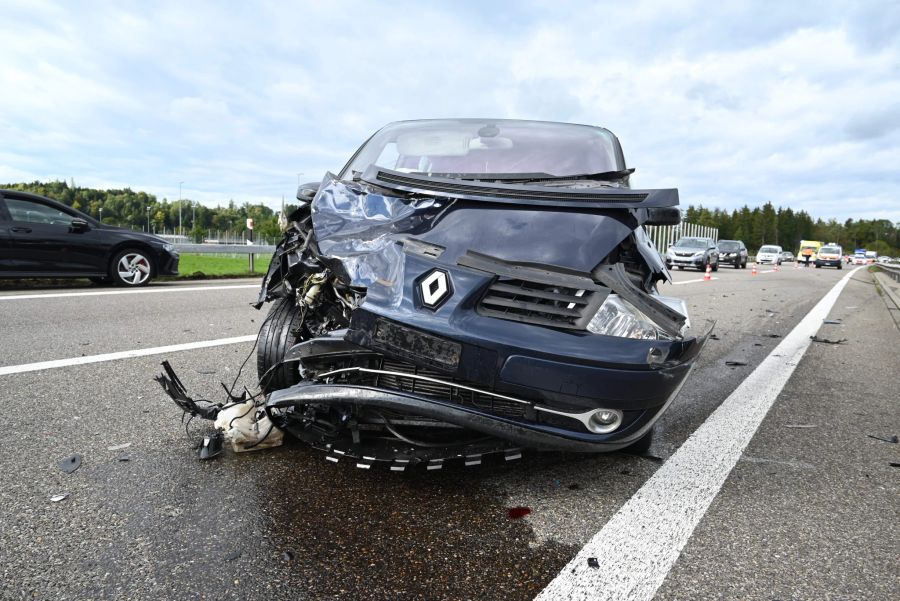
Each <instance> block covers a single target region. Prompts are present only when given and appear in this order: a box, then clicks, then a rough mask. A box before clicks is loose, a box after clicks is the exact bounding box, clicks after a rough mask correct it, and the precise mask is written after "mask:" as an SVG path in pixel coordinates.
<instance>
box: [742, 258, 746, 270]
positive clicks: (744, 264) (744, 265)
mask: <svg viewBox="0 0 900 601" xmlns="http://www.w3.org/2000/svg"><path fill="white" fill-rule="evenodd" d="M741 269H747V259H744V262H743V263H741Z"/></svg>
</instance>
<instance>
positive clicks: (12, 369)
mask: <svg viewBox="0 0 900 601" xmlns="http://www.w3.org/2000/svg"><path fill="white" fill-rule="evenodd" d="M254 340H256V334H253V335H252V336H235V337H233V338H219V339H218V340H201V341H199V342H186V343H184V344H170V345H168V346H156V347H153V348H143V349H134V350H130V351H120V352H118V353H106V354H103V355H88V356H87V357H72V358H70V359H55V360H53V361H39V362H37V363H23V364H21V365H7V366H6V367H0V376H6V375H9V374H20V373H24V372H27V371H40V370H42V369H55V368H57V367H69V366H72V365H85V364H87V363H101V362H103V361H116V360H118V359H132V358H134V357H146V356H148V355H161V354H164V353H177V352H179V351H191V350H195V349H200V348H209V347H212V346H223V345H226V344H240V343H242V342H253V341H254Z"/></svg>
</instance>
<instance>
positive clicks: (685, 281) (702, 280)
mask: <svg viewBox="0 0 900 601" xmlns="http://www.w3.org/2000/svg"><path fill="white" fill-rule="evenodd" d="M712 279H714V280H718V279H719V278H717V277H716V276H713V278H712ZM705 281H706V280H704V279H703V278H698V279H696V280H684V281H681V282H675V281H673V282H672V285H673V286H679V285H681V284H694V283H696V282H705Z"/></svg>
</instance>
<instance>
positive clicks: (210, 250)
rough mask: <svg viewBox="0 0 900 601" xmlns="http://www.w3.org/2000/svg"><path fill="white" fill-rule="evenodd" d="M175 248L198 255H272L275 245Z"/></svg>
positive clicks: (184, 246) (215, 245)
mask: <svg viewBox="0 0 900 601" xmlns="http://www.w3.org/2000/svg"><path fill="white" fill-rule="evenodd" d="M175 250H177V251H178V252H180V253H193V254H198V255H271V254H272V253H273V252H275V247H274V246H259V245H256V244H176V245H175Z"/></svg>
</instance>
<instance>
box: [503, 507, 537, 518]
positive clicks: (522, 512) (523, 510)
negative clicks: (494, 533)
mask: <svg viewBox="0 0 900 601" xmlns="http://www.w3.org/2000/svg"><path fill="white" fill-rule="evenodd" d="M530 513H531V508H530V507H510V508H509V511H507V512H506V515H507V517H508V518H509V519H511V520H521V519H522V518H524V517H525V516H526V515H528V514H530Z"/></svg>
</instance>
